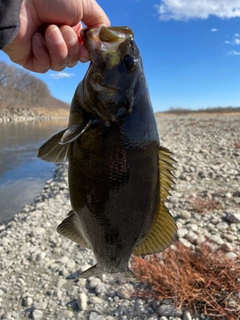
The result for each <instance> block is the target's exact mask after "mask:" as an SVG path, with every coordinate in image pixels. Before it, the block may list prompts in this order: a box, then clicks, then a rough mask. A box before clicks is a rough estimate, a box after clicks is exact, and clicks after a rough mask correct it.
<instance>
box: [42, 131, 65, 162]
mask: <svg viewBox="0 0 240 320" xmlns="http://www.w3.org/2000/svg"><path fill="white" fill-rule="evenodd" d="M65 131H66V129H64V130H62V131H60V132H58V133H56V134H55V135H54V136H52V137H51V138H50V139H49V140H47V141H46V142H45V143H44V144H43V145H42V146H41V147H40V148H39V150H38V157H39V158H41V159H42V160H45V161H48V162H55V163H61V162H64V161H66V160H67V157H68V145H60V144H59V142H60V140H61V138H62V136H63V134H64V133H65Z"/></svg>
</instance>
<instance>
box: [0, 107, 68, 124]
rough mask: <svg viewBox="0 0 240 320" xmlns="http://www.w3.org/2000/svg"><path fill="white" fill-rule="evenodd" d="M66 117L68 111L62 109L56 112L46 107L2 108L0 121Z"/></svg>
mask: <svg viewBox="0 0 240 320" xmlns="http://www.w3.org/2000/svg"><path fill="white" fill-rule="evenodd" d="M66 118H68V111H66V110H64V111H63V110H61V109H60V110H59V112H57V110H56V111H55V112H52V110H47V109H45V108H38V109H31V108H16V109H13V108H11V109H0V123H8V122H24V121H37V120H48V119H66Z"/></svg>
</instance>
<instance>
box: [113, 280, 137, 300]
mask: <svg viewBox="0 0 240 320" xmlns="http://www.w3.org/2000/svg"><path fill="white" fill-rule="evenodd" d="M133 292H134V287H133V285H131V284H128V283H126V284H125V285H123V286H122V287H120V288H118V289H117V295H118V297H119V298H122V299H130V296H131V294H132V293H133Z"/></svg>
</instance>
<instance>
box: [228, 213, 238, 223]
mask: <svg viewBox="0 0 240 320" xmlns="http://www.w3.org/2000/svg"><path fill="white" fill-rule="evenodd" d="M226 219H227V220H228V221H229V222H231V223H240V213H237V212H236V213H232V212H228V213H227V214H226Z"/></svg>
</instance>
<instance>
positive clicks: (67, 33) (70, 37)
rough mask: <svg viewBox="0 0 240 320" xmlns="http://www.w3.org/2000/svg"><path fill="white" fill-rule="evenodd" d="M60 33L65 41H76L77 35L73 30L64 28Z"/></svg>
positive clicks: (71, 42) (72, 42) (70, 42)
mask: <svg viewBox="0 0 240 320" xmlns="http://www.w3.org/2000/svg"><path fill="white" fill-rule="evenodd" d="M62 35H63V37H64V40H65V42H66V43H69V44H71V45H74V44H75V43H76V40H77V35H76V34H75V32H74V31H72V30H69V29H68V30H64V31H62Z"/></svg>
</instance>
